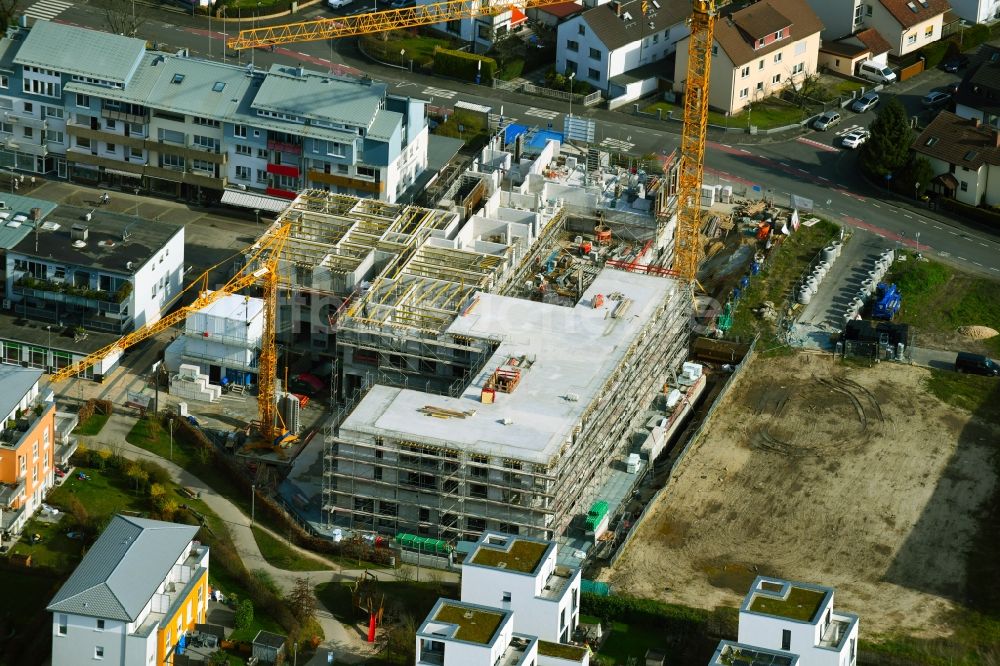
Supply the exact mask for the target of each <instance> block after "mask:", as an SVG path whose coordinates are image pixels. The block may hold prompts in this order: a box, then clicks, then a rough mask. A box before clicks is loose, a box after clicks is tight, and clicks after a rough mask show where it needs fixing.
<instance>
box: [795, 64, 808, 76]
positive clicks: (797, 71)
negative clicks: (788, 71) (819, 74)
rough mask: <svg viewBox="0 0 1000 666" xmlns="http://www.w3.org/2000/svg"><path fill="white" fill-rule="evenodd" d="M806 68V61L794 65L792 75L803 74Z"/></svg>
mask: <svg viewBox="0 0 1000 666" xmlns="http://www.w3.org/2000/svg"><path fill="white" fill-rule="evenodd" d="M805 70H806V64H805V63H804V62H800V63H799V64H797V65H795V66H794V67H792V76H795V75H796V74H801V73H802V72H804V71H805Z"/></svg>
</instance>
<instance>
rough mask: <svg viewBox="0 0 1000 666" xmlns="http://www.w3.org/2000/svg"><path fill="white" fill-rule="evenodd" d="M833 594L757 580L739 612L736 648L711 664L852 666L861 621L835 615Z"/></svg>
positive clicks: (722, 649)
mask: <svg viewBox="0 0 1000 666" xmlns="http://www.w3.org/2000/svg"><path fill="white" fill-rule="evenodd" d="M833 597H834V591H833V588H830V587H824V586H822V585H812V584H809V583H796V582H791V581H786V580H781V579H778V578H771V577H765V576H758V577H757V579H756V580H755V581H754V582H753V585H752V586H751V587H750V591H749V592H748V593H747V595H746V597H745V598H744V599H743V604H742V605H741V606H740V615H739V633H738V640H737V641H736V642H731V641H722V642H721V643H720V644H719V647H718V649H717V650H716V653H715V655H714V656H713V660H712V661H711V662H710V663H711V664H720V665H721V664H734V663H740V662H746V663H748V664H757V663H764V664H773V665H774V666H796V665H797V664H799V663H802V664H810V665H815V666H854V665H855V664H856V663H857V653H858V616H857V615H854V614H852V613H843V612H838V611H835V610H834V606H833Z"/></svg>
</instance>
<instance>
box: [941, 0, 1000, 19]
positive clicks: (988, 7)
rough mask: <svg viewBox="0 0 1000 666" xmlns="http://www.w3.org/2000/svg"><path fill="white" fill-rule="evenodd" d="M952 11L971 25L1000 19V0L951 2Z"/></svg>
mask: <svg viewBox="0 0 1000 666" xmlns="http://www.w3.org/2000/svg"><path fill="white" fill-rule="evenodd" d="M949 3H950V4H951V8H952V10H953V11H954V12H955V13H956V14H958V15H959V16H961V17H962V18H964V19H965V20H966V21H968V22H969V23H985V22H986V21H989V20H992V19H995V18H1000V0H949Z"/></svg>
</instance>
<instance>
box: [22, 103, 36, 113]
mask: <svg viewBox="0 0 1000 666" xmlns="http://www.w3.org/2000/svg"><path fill="white" fill-rule="evenodd" d="M24 112H25V113H34V112H35V105H34V104H32V103H31V102H25V103H24Z"/></svg>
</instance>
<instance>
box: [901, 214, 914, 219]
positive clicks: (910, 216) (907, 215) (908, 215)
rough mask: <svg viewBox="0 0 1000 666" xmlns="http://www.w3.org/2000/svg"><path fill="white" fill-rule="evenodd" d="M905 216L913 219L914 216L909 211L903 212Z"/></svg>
mask: <svg viewBox="0 0 1000 666" xmlns="http://www.w3.org/2000/svg"><path fill="white" fill-rule="evenodd" d="M903 217H908V218H910V219H911V220H912V219H913V216H912V215H910V214H909V213H903Z"/></svg>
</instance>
